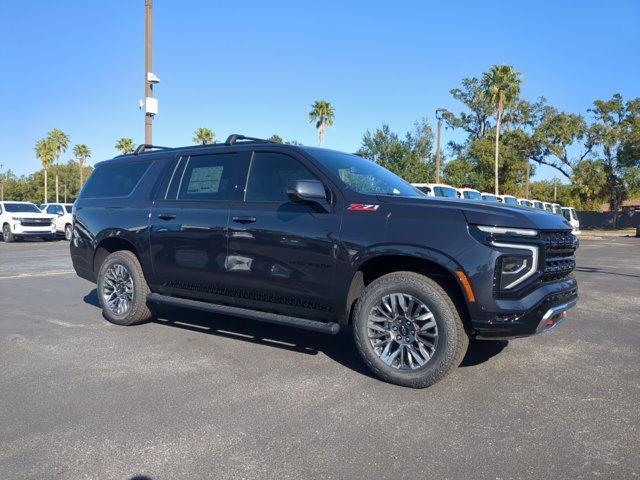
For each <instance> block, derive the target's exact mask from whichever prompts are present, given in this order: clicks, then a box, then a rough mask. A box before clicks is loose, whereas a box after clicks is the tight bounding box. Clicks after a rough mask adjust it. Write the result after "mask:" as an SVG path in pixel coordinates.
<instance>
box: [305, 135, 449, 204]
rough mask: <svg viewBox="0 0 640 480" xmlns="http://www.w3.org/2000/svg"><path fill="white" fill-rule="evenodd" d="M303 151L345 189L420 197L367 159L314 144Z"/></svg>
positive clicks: (409, 187) (367, 193)
mask: <svg viewBox="0 0 640 480" xmlns="http://www.w3.org/2000/svg"><path fill="white" fill-rule="evenodd" d="M304 150H305V151H306V152H307V153H309V154H310V155H311V156H312V157H314V158H315V159H316V160H318V161H319V162H320V163H322V164H323V165H324V166H325V167H326V168H327V169H329V171H331V173H333V175H334V176H336V177H337V178H338V179H339V180H340V181H341V182H342V183H343V184H344V185H346V186H347V188H349V189H351V190H353V191H355V192H357V193H362V194H365V195H397V196H403V197H422V196H423V195H421V194H420V193H418V192H417V191H416V189H415V188H413V187H412V186H411V184H409V183H408V182H405V181H404V180H403V179H401V178H400V177H398V176H397V175H396V174H394V173H391V172H390V171H389V170H387V169H386V168H384V167H382V166H380V165H378V164H377V163H375V162H372V161H371V160H367V159H366V158H362V157H359V156H357V155H350V154H348V153H342V152H336V151H334V150H325V149H322V148H315V147H304ZM454 193H455V190H454Z"/></svg>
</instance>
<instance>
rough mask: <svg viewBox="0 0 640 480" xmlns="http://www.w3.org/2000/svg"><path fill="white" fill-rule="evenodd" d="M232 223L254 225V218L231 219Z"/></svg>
mask: <svg viewBox="0 0 640 480" xmlns="http://www.w3.org/2000/svg"><path fill="white" fill-rule="evenodd" d="M233 221H234V222H236V223H255V222H256V217H233Z"/></svg>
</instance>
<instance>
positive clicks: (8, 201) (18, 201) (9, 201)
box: [0, 200, 35, 205]
mask: <svg viewBox="0 0 640 480" xmlns="http://www.w3.org/2000/svg"><path fill="white" fill-rule="evenodd" d="M0 203H24V204H28V205H35V203H31V202H22V201H20V200H15V201H14V200H5V201H4V202H0Z"/></svg>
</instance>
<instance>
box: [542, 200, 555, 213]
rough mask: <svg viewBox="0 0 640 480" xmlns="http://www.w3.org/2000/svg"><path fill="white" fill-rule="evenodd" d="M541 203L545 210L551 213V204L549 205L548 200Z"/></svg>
mask: <svg viewBox="0 0 640 480" xmlns="http://www.w3.org/2000/svg"><path fill="white" fill-rule="evenodd" d="M542 205H543V207H544V210H545V211H547V212H550V213H553V205H551V204H550V203H549V202H542Z"/></svg>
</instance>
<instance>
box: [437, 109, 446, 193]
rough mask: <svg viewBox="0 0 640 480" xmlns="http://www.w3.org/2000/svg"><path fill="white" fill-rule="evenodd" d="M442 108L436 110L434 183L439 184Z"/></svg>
mask: <svg viewBox="0 0 640 480" xmlns="http://www.w3.org/2000/svg"><path fill="white" fill-rule="evenodd" d="M444 111H445V110H444V108H438V109H437V110H436V119H437V120H438V134H437V138H436V183H440V161H441V159H440V155H441V154H440V137H441V136H442V113H443V112H444Z"/></svg>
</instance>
